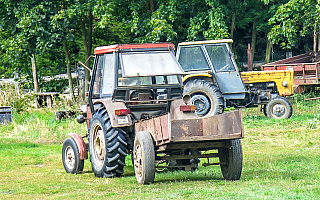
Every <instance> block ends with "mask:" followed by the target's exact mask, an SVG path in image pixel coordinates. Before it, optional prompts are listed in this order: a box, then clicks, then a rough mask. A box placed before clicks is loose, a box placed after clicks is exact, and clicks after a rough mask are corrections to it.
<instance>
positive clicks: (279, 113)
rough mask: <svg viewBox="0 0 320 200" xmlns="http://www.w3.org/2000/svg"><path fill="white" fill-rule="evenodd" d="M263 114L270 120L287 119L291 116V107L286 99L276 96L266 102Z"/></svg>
mask: <svg viewBox="0 0 320 200" xmlns="http://www.w3.org/2000/svg"><path fill="white" fill-rule="evenodd" d="M265 113H266V116H267V117H268V118H270V119H273V118H274V119H288V118H290V117H291V115H292V105H291V103H290V101H288V100H287V99H286V98H284V97H281V96H278V97H275V98H273V99H271V100H270V101H269V102H268V104H267V105H266V106H265Z"/></svg>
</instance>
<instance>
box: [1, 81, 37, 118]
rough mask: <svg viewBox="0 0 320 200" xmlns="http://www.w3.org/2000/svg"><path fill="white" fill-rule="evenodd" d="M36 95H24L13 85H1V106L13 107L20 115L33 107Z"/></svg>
mask: <svg viewBox="0 0 320 200" xmlns="http://www.w3.org/2000/svg"><path fill="white" fill-rule="evenodd" d="M34 101H35V95H34V94H31V93H23V92H22V90H20V91H16V90H15V88H14V86H13V85H10V84H1V85H0V106H11V107H12V108H13V109H15V110H16V111H17V112H18V113H20V112H22V111H25V110H27V109H28V108H30V107H32V104H33V103H34Z"/></svg>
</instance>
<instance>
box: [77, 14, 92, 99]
mask: <svg viewBox="0 0 320 200" xmlns="http://www.w3.org/2000/svg"><path fill="white" fill-rule="evenodd" d="M86 21H88V28H86ZM92 21H93V16H92V13H91V12H90V13H89V15H88V16H83V17H82V18H80V26H81V32H82V33H81V35H82V42H83V47H84V53H85V60H87V59H88V58H89V57H90V55H91V51H92ZM86 65H87V66H89V67H90V61H89V62H88V63H86ZM89 81H90V72H89V70H87V69H85V81H84V90H83V92H82V98H83V99H84V98H85V96H84V94H85V92H87V91H88V89H89V84H88V83H89Z"/></svg>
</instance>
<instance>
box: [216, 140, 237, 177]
mask: <svg viewBox="0 0 320 200" xmlns="http://www.w3.org/2000/svg"><path fill="white" fill-rule="evenodd" d="M218 152H219V160H220V168H221V172H222V175H223V177H224V179H226V180H231V181H235V180H239V179H240V177H241V172H242V162H243V156H242V145H241V141H240V140H239V139H236V140H231V141H230V143H229V145H228V147H226V148H219V150H218Z"/></svg>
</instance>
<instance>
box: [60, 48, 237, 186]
mask: <svg viewBox="0 0 320 200" xmlns="http://www.w3.org/2000/svg"><path fill="white" fill-rule="evenodd" d="M94 54H95V55H94V59H95V60H94V65H93V70H92V76H91V81H90V87H89V92H88V105H86V106H85V109H84V111H83V114H82V115H79V116H78V117H77V121H78V122H79V123H84V122H86V124H87V132H86V134H85V135H84V136H80V135H77V134H75V133H70V134H69V135H70V136H71V137H70V138H68V139H66V140H65V142H64V144H63V147H62V161H63V165H64V168H65V170H66V172H68V173H80V172H82V171H83V168H84V160H85V159H87V158H88V157H89V158H90V161H91V165H92V170H93V172H94V174H95V176H97V177H119V176H122V175H123V173H124V166H125V165H126V162H125V158H126V156H127V155H129V154H131V158H132V163H133V166H134V170H135V175H136V178H137V181H138V183H140V184H148V183H151V182H154V179H155V172H156V169H166V168H168V169H171V170H175V169H179V170H180V169H183V170H186V171H192V170H195V169H197V168H198V165H199V158H207V161H206V162H204V163H203V165H204V166H209V165H220V168H221V171H222V175H223V177H224V178H225V179H226V180H238V179H239V178H240V176H241V171H242V146H241V140H240V139H241V138H243V126H242V112H241V110H237V111H233V112H228V113H224V114H221V115H217V116H208V117H202V118H199V117H198V115H197V114H196V112H195V109H196V106H194V105H192V104H191V97H190V95H184V96H183V91H182V89H183V83H182V80H181V75H183V74H184V72H183V70H182V68H181V66H180V64H179V63H178V62H177V60H176V58H175V56H174V45H173V44H172V43H156V44H126V45H111V46H103V47H97V48H96V49H95V50H94ZM88 152H89V155H88ZM209 158H210V159H209ZM204 160H205V159H204Z"/></svg>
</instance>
